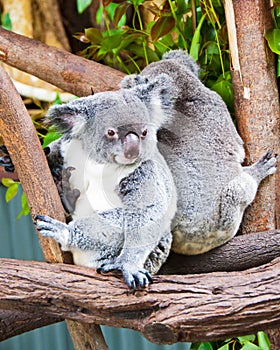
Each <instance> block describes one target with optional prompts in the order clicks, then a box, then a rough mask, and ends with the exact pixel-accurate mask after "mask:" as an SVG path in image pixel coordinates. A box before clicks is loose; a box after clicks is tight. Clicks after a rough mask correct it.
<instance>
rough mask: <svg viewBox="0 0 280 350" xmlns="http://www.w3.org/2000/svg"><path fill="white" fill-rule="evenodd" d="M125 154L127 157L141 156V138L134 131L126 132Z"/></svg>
mask: <svg viewBox="0 0 280 350" xmlns="http://www.w3.org/2000/svg"><path fill="white" fill-rule="evenodd" d="M123 145H124V156H125V158H126V159H134V158H137V157H138V156H139V151H140V139H139V136H138V135H137V134H135V133H134V132H129V133H128V134H126V136H125V138H124V141H123Z"/></svg>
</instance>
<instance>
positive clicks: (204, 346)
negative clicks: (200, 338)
mask: <svg viewBox="0 0 280 350" xmlns="http://www.w3.org/2000/svg"><path fill="white" fill-rule="evenodd" d="M197 350H213V346H212V345H211V343H208V342H206V343H201V344H200V345H199V347H198V348H197Z"/></svg>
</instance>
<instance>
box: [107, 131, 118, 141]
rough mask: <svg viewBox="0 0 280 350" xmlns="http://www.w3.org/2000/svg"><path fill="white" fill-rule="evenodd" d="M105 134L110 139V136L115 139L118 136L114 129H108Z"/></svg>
mask: <svg viewBox="0 0 280 350" xmlns="http://www.w3.org/2000/svg"><path fill="white" fill-rule="evenodd" d="M106 134H107V137H109V138H110V139H112V138H114V139H115V138H117V136H118V135H117V133H116V131H115V130H113V129H108V130H107V133H106Z"/></svg>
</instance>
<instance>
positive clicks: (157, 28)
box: [151, 15, 176, 41]
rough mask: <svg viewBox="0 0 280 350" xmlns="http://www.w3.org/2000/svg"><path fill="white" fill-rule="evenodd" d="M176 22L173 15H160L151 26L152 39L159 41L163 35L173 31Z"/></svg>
mask: <svg viewBox="0 0 280 350" xmlns="http://www.w3.org/2000/svg"><path fill="white" fill-rule="evenodd" d="M175 24H176V22H175V19H174V18H173V17H172V16H171V15H167V16H163V17H160V18H159V19H158V20H157V21H156V22H155V23H154V25H153V26H152V28H151V39H152V41H157V40H158V39H159V38H161V37H162V36H164V35H166V34H168V33H169V32H171V30H172V29H173V28H174V27H175Z"/></svg>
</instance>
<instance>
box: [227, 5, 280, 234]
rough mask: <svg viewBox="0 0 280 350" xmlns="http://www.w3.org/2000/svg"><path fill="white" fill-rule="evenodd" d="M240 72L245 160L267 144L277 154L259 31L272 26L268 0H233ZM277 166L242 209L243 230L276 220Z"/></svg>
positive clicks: (278, 119)
mask: <svg viewBox="0 0 280 350" xmlns="http://www.w3.org/2000/svg"><path fill="white" fill-rule="evenodd" d="M233 7H234V13H235V24H236V34H237V43H238V51H239V61H240V71H233V72H232V73H233V74H232V78H233V87H234V98H235V111H236V119H237V125H238V130H239V133H240V135H241V137H242V139H243V141H244V143H245V148H246V159H247V163H248V164H250V163H252V162H254V161H256V160H257V159H258V158H259V157H260V156H261V155H262V154H264V153H265V152H266V151H267V150H268V149H273V150H274V152H275V153H278V154H279V139H280V133H279V126H280V111H279V96H278V90H277V82H276V73H275V64H274V57H273V54H272V53H271V52H270V50H269V49H268V48H267V45H266V41H265V38H264V33H265V31H266V30H267V29H268V28H271V27H272V26H273V25H272V18H271V12H270V1H269V0H259V1H257V2H256V1H248V0H236V1H233ZM279 191H280V183H279V171H278V174H276V176H273V177H271V178H270V179H269V181H268V180H265V181H264V182H263V184H262V186H261V189H260V190H259V193H258V195H257V197H256V200H255V201H254V203H253V204H252V205H251V206H250V207H249V208H248V210H246V213H245V216H244V220H243V225H242V233H249V232H259V231H265V230H270V229H274V228H276V218H277V220H280V213H279V204H277V203H276V193H278V195H279Z"/></svg>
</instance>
